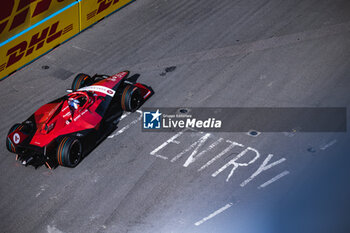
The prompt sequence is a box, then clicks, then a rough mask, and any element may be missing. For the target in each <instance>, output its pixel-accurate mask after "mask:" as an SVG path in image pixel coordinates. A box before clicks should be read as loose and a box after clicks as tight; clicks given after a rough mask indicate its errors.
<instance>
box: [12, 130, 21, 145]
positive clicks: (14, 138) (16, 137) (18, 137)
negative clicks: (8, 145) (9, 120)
mask: <svg viewBox="0 0 350 233" xmlns="http://www.w3.org/2000/svg"><path fill="white" fill-rule="evenodd" d="M12 139H13V142H14V143H15V144H18V143H19V141H20V140H21V137H20V136H19V134H18V133H15V134H14V135H13V138H12Z"/></svg>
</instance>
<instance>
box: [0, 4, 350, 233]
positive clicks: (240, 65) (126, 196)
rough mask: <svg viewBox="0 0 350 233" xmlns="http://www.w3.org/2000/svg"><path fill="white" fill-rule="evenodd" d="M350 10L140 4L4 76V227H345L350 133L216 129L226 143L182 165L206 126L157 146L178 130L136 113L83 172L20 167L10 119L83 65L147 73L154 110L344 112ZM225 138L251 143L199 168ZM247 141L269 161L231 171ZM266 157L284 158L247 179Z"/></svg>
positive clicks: (53, 230)
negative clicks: (148, 127) (12, 148)
mask: <svg viewBox="0 0 350 233" xmlns="http://www.w3.org/2000/svg"><path fill="white" fill-rule="evenodd" d="M349 12H350V2H349V1H346V0H335V1H326V0H321V1H319V0H318V1H315V0H303V1H301V0H299V1H297V0H291V1H278V0H269V1H267V0H260V1H258V0H245V1H236V0H232V1H231V0H220V1H219V0H213V1H196V0H178V1H170V0H158V1H151V0H144V1H135V2H134V3H132V4H130V5H129V6H127V7H125V8H123V9H122V10H120V11H119V12H117V13H115V14H113V15H111V16H109V17H107V18H106V19H104V20H103V21H101V22H99V23H98V24H96V25H94V26H93V27H91V28H89V29H87V30H86V31H84V32H83V33H81V34H80V35H78V36H76V37H74V38H73V39H71V40H70V41H68V42H66V43H65V44H63V45H61V46H59V47H57V48H56V49H54V50H53V51H51V52H49V53H48V54H46V55H45V56H43V57H41V58H40V59H38V60H36V61H35V62H33V63H32V64H30V65H28V66H26V67H24V68H22V69H21V70H19V71H17V72H16V73H14V74H13V75H11V76H10V77H8V78H7V79H5V80H3V81H1V82H0V99H1V101H0V109H1V118H0V120H1V123H2V124H1V125H0V135H2V138H3V140H2V141H1V142H0V145H1V146H0V231H1V232H6V233H11V232H16V233H17V232H35V233H37V232H39V233H40V232H49V233H62V232H64V233H68V232H83V233H85V232H86V233H88V232H135V233H136V232H137V233H139V232H142V233H144V232H165V233H171V232H176V233H177V232H181V233H182V232H186V233H187V232H199V233H201V232H243V233H248V232H259V233H261V232H294V233H295V232H308V233H311V232H317V233H320V232H349V230H350V223H349V221H348V219H347V218H348V216H349V213H348V210H349V208H350V201H349V200H348V198H349V196H350V195H349V194H350V187H349V186H350V185H349V182H348V177H349V175H350V170H349V168H348V166H349V162H350V158H349V156H348V155H349V149H350V147H349V143H348V142H349V139H350V137H349V133H299V132H298V131H297V130H296V131H297V132H291V133H282V132H281V133H264V132H263V133H261V134H260V135H258V136H257V137H252V136H249V135H247V134H245V133H211V134H210V136H209V139H208V140H207V141H206V142H205V143H204V145H202V147H200V148H199V152H200V151H203V150H205V148H207V147H208V146H209V145H210V144H212V143H213V142H215V141H217V140H218V139H220V138H222V141H220V143H219V144H218V145H217V146H216V147H214V148H213V149H212V150H209V151H207V152H206V153H204V154H203V155H202V156H201V157H199V158H197V159H196V160H195V161H194V162H193V163H191V164H189V165H188V166H187V167H185V166H183V165H184V164H185V162H186V161H187V159H188V157H189V156H190V154H191V153H192V151H193V148H192V149H190V150H189V151H188V152H186V153H184V154H183V156H182V157H181V158H179V159H178V160H176V161H174V160H173V162H172V158H174V157H175V156H176V155H177V154H179V153H180V152H181V151H183V150H186V149H187V148H189V147H190V146H191V144H193V143H195V142H196V141H198V140H199V139H200V138H201V137H202V136H203V135H204V134H203V133H200V132H193V133H184V134H183V135H181V136H179V137H178V138H177V139H176V140H177V141H178V144H176V143H169V144H168V145H166V146H165V147H164V148H162V149H160V150H159V151H157V152H154V150H155V149H157V148H159V146H161V145H162V144H163V143H164V142H166V141H167V140H168V139H170V138H171V137H173V136H174V135H175V133H170V132H169V133H146V132H141V122H140V121H139V120H138V119H139V115H140V114H139V113H133V114H131V115H129V116H127V117H126V118H124V119H123V120H122V121H121V122H120V125H119V129H117V130H116V131H115V132H114V133H113V135H112V136H111V137H110V138H108V139H106V140H105V141H104V142H103V143H101V144H100V145H99V146H98V147H97V148H96V149H95V150H94V151H93V152H92V153H91V154H89V155H88V156H87V157H86V158H85V159H84V160H83V161H82V163H81V164H79V165H78V166H77V167H76V168H74V169H69V168H64V167H59V168H57V169H55V170H49V169H47V168H45V167H40V168H39V169H37V170H35V169H34V168H33V167H24V166H22V165H20V164H19V163H18V162H16V161H15V156H14V155H13V154H10V153H9V152H7V150H6V148H5V137H6V134H7V131H8V129H9V128H10V127H11V125H13V124H14V123H16V122H21V121H23V120H25V119H26V117H28V116H29V115H30V114H32V113H33V112H34V111H35V110H36V109H37V108H38V107H39V106H41V105H43V104H45V103H47V102H48V101H50V100H53V99H55V98H57V97H60V96H62V95H64V94H65V89H66V88H69V87H70V85H71V82H72V80H73V78H74V76H75V75H76V74H77V73H80V72H84V73H88V74H94V73H105V74H114V73H117V72H119V71H122V70H125V69H128V70H130V71H131V72H132V73H140V74H141V78H140V79H139V80H140V81H141V82H143V83H145V84H147V85H150V86H152V87H153V89H154V90H155V92H156V94H155V95H154V96H153V97H152V98H151V99H150V100H149V101H148V102H147V103H146V104H145V107H183V106H185V107H349V106H350V95H349V90H350V78H349V77H350V76H349V74H350V63H349V61H350V14H349ZM46 65H47V66H49V69H42V67H43V66H46ZM167 67H176V68H175V70H172V71H171V72H166V68H167ZM168 71H169V70H168ZM348 115H349V114H348ZM348 119H349V117H348ZM123 127H126V128H124V129H125V130H122V131H119V130H121V129H123ZM348 129H349V127H348ZM226 140H230V141H232V142H236V143H239V144H241V145H242V146H241V147H238V146H237V147H234V148H233V149H232V150H230V151H228V152H227V153H226V154H224V155H223V156H222V157H220V158H219V159H218V160H215V161H214V163H212V164H211V165H209V166H208V167H206V168H205V169H202V170H200V171H198V170H199V169H200V168H201V167H202V166H203V165H204V164H206V163H207V162H208V161H210V160H211V159H212V158H214V157H215V156H216V155H218V154H220V152H221V151H223V150H224V149H225V148H226V147H227V146H228V145H229V142H227V141H226ZM248 147H250V148H253V149H255V150H256V151H258V152H259V153H260V157H259V158H258V159H257V160H256V161H255V162H253V163H251V164H249V165H248V166H244V167H243V166H242V167H238V168H237V169H236V170H234V172H233V174H232V176H230V177H229V179H228V176H229V174H230V171H231V170H232V167H233V166H230V167H228V168H227V169H225V170H222V171H221V170H219V169H220V168H222V167H223V166H224V165H225V164H227V163H228V162H229V161H230V160H232V159H233V158H234V157H235V155H237V154H239V153H240V152H242V151H243V150H244V149H246V148H248ZM151 152H154V153H151ZM250 153H251V154H246V156H244V157H242V158H241V160H240V163H244V162H245V163H248V162H249V161H251V160H252V158H253V157H254V154H253V152H250ZM268 154H273V157H272V159H271V161H270V162H269V163H272V162H274V161H279V160H281V159H282V160H281V161H282V162H281V163H279V164H278V165H276V166H274V167H272V168H271V169H268V170H266V171H264V172H262V173H261V174H259V175H257V176H256V177H255V178H254V179H252V180H251V181H250V182H248V183H247V184H246V185H243V187H242V185H241V184H242V183H243V182H244V181H245V180H247V179H248V178H249V177H250V176H251V175H252V174H253V173H254V172H255V171H256V170H257V169H258V168H259V166H260V165H261V164H262V163H263V161H264V160H265V159H266V158H267V156H268ZM157 155H158V157H157ZM159 155H161V156H163V157H162V158H160V156H159ZM165 157H166V158H168V159H164V158H165ZM218 171H221V172H218ZM213 174H216V176H215V177H213ZM280 174H282V175H280ZM278 175H280V176H279V177H280V179H278V180H277V179H274V178H276V176H277V178H278ZM282 176H283V177H282ZM227 180H228V181H227ZM274 180H275V181H274ZM269 181H270V182H269ZM273 181H274V182H273ZM266 182H267V183H266ZM223 207H228V208H225V209H223Z"/></svg>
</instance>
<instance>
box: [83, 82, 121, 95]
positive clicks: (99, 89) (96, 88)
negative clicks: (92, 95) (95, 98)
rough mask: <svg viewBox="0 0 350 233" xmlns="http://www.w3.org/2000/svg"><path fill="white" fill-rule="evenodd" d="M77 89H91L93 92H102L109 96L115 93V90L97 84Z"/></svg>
mask: <svg viewBox="0 0 350 233" xmlns="http://www.w3.org/2000/svg"><path fill="white" fill-rule="evenodd" d="M78 91H93V92H94V91H96V92H101V93H103V94H106V95H109V96H111V97H113V96H114V94H115V91H114V90H112V89H111V88H108V87H104V86H99V85H92V86H87V87H83V88H80V89H78Z"/></svg>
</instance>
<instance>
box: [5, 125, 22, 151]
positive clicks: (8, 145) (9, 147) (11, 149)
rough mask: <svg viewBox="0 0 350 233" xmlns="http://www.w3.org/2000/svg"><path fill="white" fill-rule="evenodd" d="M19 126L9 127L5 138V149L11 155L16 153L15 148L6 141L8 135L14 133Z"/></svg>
mask: <svg viewBox="0 0 350 233" xmlns="http://www.w3.org/2000/svg"><path fill="white" fill-rule="evenodd" d="M20 126H21V125H20V124H15V125H13V126H12V127H11V129H10V130H9V132H8V134H7V137H6V148H7V150H8V151H10V152H12V153H16V148H15V146H14V145H13V143H12V142H11V141H10V140H9V139H8V135H9V134H10V133H12V132H13V131H15V130H16V129H17V128H18V127H20Z"/></svg>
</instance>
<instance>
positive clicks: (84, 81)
mask: <svg viewBox="0 0 350 233" xmlns="http://www.w3.org/2000/svg"><path fill="white" fill-rule="evenodd" d="M91 84H93V79H92V78H91V77H90V76H89V75H87V74H83V73H80V74H78V75H77V76H76V77H75V78H74V80H73V83H72V90H73V91H76V90H78V89H79V88H82V87H86V86H89V85H91Z"/></svg>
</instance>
